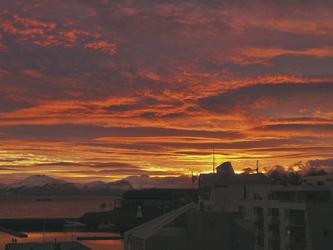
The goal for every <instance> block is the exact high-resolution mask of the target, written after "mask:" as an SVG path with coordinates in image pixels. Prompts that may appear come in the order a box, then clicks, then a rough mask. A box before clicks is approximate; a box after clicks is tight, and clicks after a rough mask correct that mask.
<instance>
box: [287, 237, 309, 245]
mask: <svg viewBox="0 0 333 250" xmlns="http://www.w3.org/2000/svg"><path fill="white" fill-rule="evenodd" d="M290 243H291V244H293V245H305V244H306V238H305V237H301V236H298V237H295V236H290Z"/></svg>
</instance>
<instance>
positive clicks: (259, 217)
mask: <svg viewBox="0 0 333 250" xmlns="http://www.w3.org/2000/svg"><path fill="white" fill-rule="evenodd" d="M255 218H256V220H257V221H263V220H264V216H263V215H259V214H257V215H256V217H255Z"/></svg>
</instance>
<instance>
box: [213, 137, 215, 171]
mask: <svg viewBox="0 0 333 250" xmlns="http://www.w3.org/2000/svg"><path fill="white" fill-rule="evenodd" d="M214 151H215V145H214V143H213V174H214V171H215V152H214Z"/></svg>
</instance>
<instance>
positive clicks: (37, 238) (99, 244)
mask: <svg viewBox="0 0 333 250" xmlns="http://www.w3.org/2000/svg"><path fill="white" fill-rule="evenodd" d="M27 234H28V237H27V238H17V243H24V242H42V241H43V232H30V233H27ZM88 236H119V234H117V233H106V232H45V235H44V237H45V241H46V242H54V241H55V239H56V240H57V242H61V241H72V240H76V237H88ZM0 238H1V240H0V249H5V245H6V244H7V243H11V242H12V239H13V238H15V237H14V236H12V235H8V234H4V233H1V234H0ZM80 243H81V244H83V245H85V246H87V247H89V248H90V249H93V250H105V249H112V250H122V249H124V242H123V240H82V241H80Z"/></svg>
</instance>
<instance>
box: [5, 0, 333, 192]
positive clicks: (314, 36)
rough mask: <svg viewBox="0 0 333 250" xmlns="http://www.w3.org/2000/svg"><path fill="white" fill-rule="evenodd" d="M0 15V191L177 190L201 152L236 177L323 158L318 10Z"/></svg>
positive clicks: (79, 9) (103, 5)
mask: <svg viewBox="0 0 333 250" xmlns="http://www.w3.org/2000/svg"><path fill="white" fill-rule="evenodd" d="M0 10H1V11H0V21H1V23H2V26H1V27H0V52H1V53H0V139H1V141H2V144H1V146H0V168H1V169H2V173H1V174H0V175H1V176H2V177H5V178H3V180H4V181H9V180H14V179H17V178H22V177H24V176H29V175H31V174H36V173H39V174H48V175H51V176H55V177H63V178H64V179H67V180H71V181H73V180H75V179H76V180H77V181H78V182H87V181H91V180H98V179H99V178H101V179H103V180H104V181H107V180H108V179H109V180H117V179H122V178H129V179H131V180H132V181H133V183H134V182H135V183H137V185H138V186H142V185H143V183H144V178H143V177H146V176H154V178H155V177H156V178H157V176H160V177H165V179H163V180H165V181H167V180H168V179H166V178H169V177H170V176H172V177H170V178H179V179H169V180H172V181H175V180H179V183H181V185H183V184H184V183H185V180H186V181H187V177H186V176H188V175H189V174H191V172H192V171H194V172H195V173H199V172H207V171H211V169H212V159H213V156H212V151H213V147H214V150H215V159H216V162H222V161H226V160H229V161H231V162H232V163H233V165H234V167H235V168H236V170H238V171H240V170H242V169H244V170H246V171H251V170H252V169H253V168H254V166H255V164H256V160H260V165H262V168H261V169H266V170H267V171H269V169H272V168H274V167H276V166H277V165H279V166H282V167H285V168H286V169H289V168H294V167H295V163H297V162H300V161H302V162H306V164H319V163H320V162H321V161H323V162H325V161H326V160H327V159H331V158H332V157H333V150H332V137H333V135H332V132H331V131H332V122H333V112H332V108H331V107H332V104H333V103H332V98H331V96H332V94H333V93H332V90H331V89H332V88H331V85H332V81H333V75H332V66H333V47H332V42H333V41H332V34H333V28H332V27H333V25H332V24H333V15H332V13H333V6H332V4H331V2H330V1H329V0H327V1H325V0H319V1H303V0H295V1H292V2H285V1H278V0H276V1H275V0H273V1H265V0H250V1H242V0H239V1H230V0H223V1H215V0H208V1H206V0H205V1H204V0H202V1H201V0H199V1H191V0H181V1H169V0H162V1H157V0H156V1H151V0H138V1H127V0H124V1H110V0H103V1H81V0H80V1H74V0H71V1H60V2H59V1H56V0H50V1H41V0H35V1H23V0H14V1H2V2H1V3H0ZM315 161H318V162H317V163H316V162H315ZM296 168H297V167H295V169H296ZM1 176H0V178H1ZM140 176H141V177H140ZM167 176H168V177H167ZM156 180H157V179H156ZM156 180H155V179H150V182H151V183H152V185H153V184H154V183H155V184H156V183H158V182H157V181H156ZM1 182H3V181H1V179H0V183H1ZM161 183H162V182H161ZM155 184H154V185H155ZM163 185H164V184H163Z"/></svg>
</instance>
